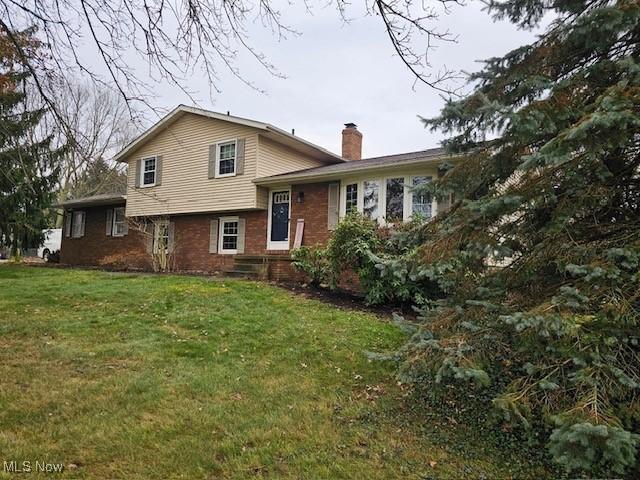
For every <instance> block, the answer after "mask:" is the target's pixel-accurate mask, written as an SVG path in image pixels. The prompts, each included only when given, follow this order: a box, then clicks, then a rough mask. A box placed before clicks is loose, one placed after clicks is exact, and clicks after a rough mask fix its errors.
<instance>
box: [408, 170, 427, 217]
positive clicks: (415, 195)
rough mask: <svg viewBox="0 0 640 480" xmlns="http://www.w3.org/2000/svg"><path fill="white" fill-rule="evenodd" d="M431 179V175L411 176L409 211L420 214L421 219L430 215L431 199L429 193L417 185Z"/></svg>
mask: <svg viewBox="0 0 640 480" xmlns="http://www.w3.org/2000/svg"><path fill="white" fill-rule="evenodd" d="M430 181H431V177H427V176H424V175H422V176H417V177H413V181H412V187H413V192H412V195H411V213H412V215H417V216H420V217H421V218H423V219H430V218H431V216H432V211H431V207H432V205H431V204H432V200H431V195H430V194H428V193H426V192H424V191H422V190H421V189H420V188H419V187H420V186H422V185H425V184H427V183H429V182H430Z"/></svg>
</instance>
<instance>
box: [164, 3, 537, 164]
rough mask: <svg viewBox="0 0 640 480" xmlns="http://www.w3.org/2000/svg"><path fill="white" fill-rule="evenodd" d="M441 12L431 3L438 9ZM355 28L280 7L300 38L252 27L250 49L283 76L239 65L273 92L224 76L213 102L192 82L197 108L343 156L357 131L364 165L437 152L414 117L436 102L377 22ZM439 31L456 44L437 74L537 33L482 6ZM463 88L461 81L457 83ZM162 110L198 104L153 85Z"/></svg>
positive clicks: (444, 49) (440, 59)
mask: <svg viewBox="0 0 640 480" xmlns="http://www.w3.org/2000/svg"><path fill="white" fill-rule="evenodd" d="M434 4H435V2H434ZM348 14H349V16H350V17H351V18H352V19H353V20H352V21H351V22H350V24H349V25H344V24H343V22H342V21H341V19H340V17H339V15H338V13H337V12H336V11H335V8H334V7H333V6H330V7H329V8H325V9H321V8H316V9H315V10H314V12H313V15H309V14H307V13H305V11H304V9H302V8H301V7H300V5H296V6H293V7H291V6H289V7H284V9H283V20H284V23H287V24H288V25H291V26H293V27H294V28H295V29H296V30H297V31H300V32H301V33H302V34H301V35H300V36H292V35H290V36H289V38H287V39H286V40H283V41H280V42H278V40H277V39H276V38H275V37H273V36H272V35H271V34H270V33H269V32H268V31H265V30H264V29H263V28H262V26H261V25H259V24H251V25H250V26H249V33H250V36H251V42H252V44H253V45H257V46H259V47H260V50H261V51H262V52H263V53H265V54H266V56H267V58H268V59H269V60H270V62H271V63H273V64H274V65H275V66H276V67H278V69H279V70H280V71H281V72H282V73H283V74H284V75H286V76H287V78H286V79H281V78H276V77H273V76H271V75H270V74H268V73H266V72H265V70H264V69H263V68H262V67H261V66H259V65H258V63H257V62H255V61H250V60H249V59H248V58H246V56H245V57H241V58H240V60H239V67H240V68H241V72H242V74H243V76H244V77H246V78H248V79H250V80H251V81H253V82H254V83H255V84H256V85H257V86H258V87H260V88H261V89H263V90H265V91H266V92H267V93H266V94H263V93H259V92H256V91H255V90H253V89H251V88H249V87H247V86H246V85H244V84H242V83H241V82H239V81H238V80H237V79H235V78H234V77H233V76H232V75H230V74H223V75H222V76H221V81H220V83H219V85H218V86H219V88H221V90H222V91H221V93H219V94H217V93H214V96H213V98H211V95H210V91H209V85H208V84H207V81H206V79H205V78H204V77H199V76H197V75H194V76H193V77H192V78H191V79H190V80H189V83H188V85H187V87H188V88H189V89H190V90H191V91H193V92H194V93H195V97H196V98H197V99H198V103H197V106H199V107H202V108H208V109H212V110H215V111H219V112H226V111H227V110H229V111H230V112H231V114H233V115H238V116H242V117H248V118H252V119H255V120H260V121H264V122H268V123H271V124H273V125H276V126H278V127H280V128H283V129H285V130H289V131H290V130H291V129H292V128H295V132H296V135H299V136H301V137H303V138H305V139H307V140H309V141H312V142H314V143H317V144H319V145H321V146H323V147H325V148H327V149H329V150H331V151H333V152H336V153H338V154H339V153H340V150H341V146H340V141H341V137H340V131H341V129H342V128H343V124H344V123H346V122H354V123H356V124H357V125H358V128H359V129H360V131H361V132H362V133H363V135H364V139H363V157H365V158H366V157H373V156H379V155H387V154H393V153H402V152H409V151H414V150H421V149H424V148H430V147H435V146H438V143H439V140H441V138H442V135H441V134H440V133H439V132H436V133H431V132H429V131H428V130H425V129H424V128H423V126H422V124H421V122H420V121H419V119H418V115H422V116H424V117H432V116H435V115H437V114H438V112H439V109H440V108H441V107H442V105H443V100H442V98H441V97H440V95H441V94H440V93H438V92H436V91H434V90H432V89H430V88H428V87H426V86H423V85H416V88H415V91H414V90H413V89H412V86H413V85H414V78H413V77H412V75H411V73H410V72H409V71H408V69H406V67H405V66H404V65H403V64H402V63H401V61H400V59H399V58H398V57H397V56H394V51H393V48H392V46H391V44H390V42H389V40H388V38H387V36H386V32H385V30H384V27H383V25H382V22H381V21H380V19H379V18H377V17H370V16H366V15H365V11H364V4H360V3H353V4H352V6H351V7H350V9H349V10H348ZM436 25H437V27H438V29H440V30H446V29H449V30H450V31H451V32H453V33H455V34H457V35H458V42H457V43H452V44H444V45H441V46H440V47H439V49H438V51H437V52H433V53H432V54H431V63H432V64H433V66H434V68H436V69H437V68H439V67H441V66H442V65H444V64H446V66H447V67H449V68H451V69H459V70H465V71H477V70H479V69H480V64H479V63H477V61H478V60H481V59H486V58H490V57H494V56H501V55H502V54H504V53H506V52H507V51H509V50H511V49H513V48H515V47H517V46H520V45H523V44H525V43H528V42H530V41H531V40H533V38H534V34H533V33H532V32H528V31H521V30H518V29H517V28H516V27H515V26H513V25H512V24H510V23H508V22H504V21H503V22H498V23H494V22H493V20H492V19H491V18H490V17H489V15H488V14H487V13H486V12H483V11H482V6H481V4H480V2H478V1H471V2H469V4H468V5H466V6H456V7H452V8H451V11H450V13H449V15H442V16H441V17H440V19H439V20H438V23H437V24H436ZM461 83H462V82H461ZM155 88H156V90H157V94H158V97H157V98H156V99H155V101H154V103H155V104H156V106H158V107H161V108H166V109H172V108H173V107H175V106H176V105H178V104H179V103H186V104H191V103H192V102H191V101H190V100H189V98H188V97H186V96H185V95H184V94H183V93H181V92H180V91H179V90H178V89H177V88H172V87H170V86H168V85H166V84H162V85H157V86H156V87H155Z"/></svg>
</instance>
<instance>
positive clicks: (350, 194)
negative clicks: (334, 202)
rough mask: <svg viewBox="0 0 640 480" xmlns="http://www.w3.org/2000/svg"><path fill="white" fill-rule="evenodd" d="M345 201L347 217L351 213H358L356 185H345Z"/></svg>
mask: <svg viewBox="0 0 640 480" xmlns="http://www.w3.org/2000/svg"><path fill="white" fill-rule="evenodd" d="M345 199H346V204H345V205H346V208H345V212H346V214H347V215H349V214H350V213H351V212H356V211H358V184H357V183H352V184H351V185H347V191H346V195H345Z"/></svg>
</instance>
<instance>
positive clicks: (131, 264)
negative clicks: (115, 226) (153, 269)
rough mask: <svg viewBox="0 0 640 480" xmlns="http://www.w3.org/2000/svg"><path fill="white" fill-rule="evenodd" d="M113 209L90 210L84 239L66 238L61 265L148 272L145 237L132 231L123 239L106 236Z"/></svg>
mask: <svg viewBox="0 0 640 480" xmlns="http://www.w3.org/2000/svg"><path fill="white" fill-rule="evenodd" d="M110 208H113V207H90V208H85V209H83V210H84V211H85V212H86V219H85V227H84V236H83V237H80V238H72V237H66V236H65V235H64V232H63V235H62V244H61V247H60V261H61V262H62V263H66V264H69V265H82V266H97V267H103V268H114V269H119V270H122V269H125V270H126V269H148V268H149V267H150V264H149V259H148V256H147V255H146V252H145V245H144V237H143V235H141V234H140V233H139V232H136V231H135V230H132V229H129V233H128V234H127V235H125V236H123V237H111V236H107V234H106V225H107V210H108V209H110Z"/></svg>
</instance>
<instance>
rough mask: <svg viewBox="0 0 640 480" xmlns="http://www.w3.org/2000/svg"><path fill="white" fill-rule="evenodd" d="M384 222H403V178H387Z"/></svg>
mask: <svg viewBox="0 0 640 480" xmlns="http://www.w3.org/2000/svg"><path fill="white" fill-rule="evenodd" d="M386 187H387V192H386V195H387V202H386V203H387V205H386V207H387V208H386V215H385V220H386V221H387V222H388V223H395V222H401V221H403V220H404V177H397V178H388V179H387V183H386Z"/></svg>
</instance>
